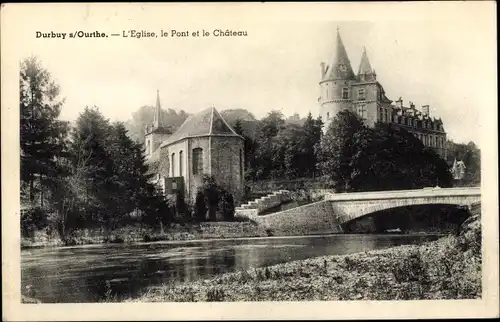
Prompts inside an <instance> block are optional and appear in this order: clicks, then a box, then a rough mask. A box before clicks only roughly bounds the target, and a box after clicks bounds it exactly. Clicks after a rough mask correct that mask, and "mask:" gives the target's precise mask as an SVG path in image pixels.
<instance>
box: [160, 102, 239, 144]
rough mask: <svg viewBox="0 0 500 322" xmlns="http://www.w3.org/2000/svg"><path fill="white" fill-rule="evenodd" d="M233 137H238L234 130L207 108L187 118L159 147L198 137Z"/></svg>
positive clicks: (211, 108)
mask: <svg viewBox="0 0 500 322" xmlns="http://www.w3.org/2000/svg"><path fill="white" fill-rule="evenodd" d="M211 135H214V136H234V137H240V138H241V136H240V135H238V134H237V133H236V132H235V131H234V129H233V128H232V127H231V126H230V125H229V124H228V123H227V122H226V121H225V120H224V119H223V118H222V116H221V115H220V114H219V112H218V111H217V110H216V109H215V107H210V108H207V109H205V110H203V111H201V112H199V113H197V114H194V115H191V116H189V117H188V118H187V119H186V120H185V121H184V123H182V125H181V126H180V127H179V129H178V130H177V131H176V132H175V133H174V134H172V135H171V136H170V137H169V138H167V139H166V140H165V141H163V143H162V144H161V146H160V147H164V146H166V145H170V144H172V143H175V142H177V141H180V140H183V139H186V138H190V137H199V136H211Z"/></svg>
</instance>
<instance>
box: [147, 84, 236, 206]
mask: <svg viewBox="0 0 500 322" xmlns="http://www.w3.org/2000/svg"><path fill="white" fill-rule="evenodd" d="M145 149H146V162H147V163H148V165H149V171H150V173H152V174H153V176H154V178H153V180H152V181H153V183H156V184H158V185H159V186H160V187H161V188H162V189H163V191H164V193H165V194H166V195H168V194H173V193H176V192H177V191H179V192H181V193H182V194H183V195H184V196H185V197H186V199H191V200H193V199H194V198H195V196H196V192H197V189H198V188H199V187H200V185H201V184H202V180H201V179H202V175H204V174H206V175H211V176H213V177H214V178H215V180H216V182H217V183H218V184H219V185H220V186H222V187H223V188H224V189H225V190H226V191H229V192H230V193H231V194H232V195H233V198H234V200H235V202H238V201H239V200H240V199H241V197H242V194H243V190H244V188H243V187H244V181H243V178H244V153H243V151H244V150H243V149H244V138H243V137H242V136H240V135H238V134H237V133H236V132H235V131H234V129H233V128H232V127H231V126H230V125H229V124H228V123H227V122H226V121H225V120H224V118H223V117H222V116H221V115H220V114H219V112H218V111H217V110H216V109H215V107H210V108H208V109H205V110H203V111H201V112H199V113H197V114H194V115H191V116H189V117H188V118H187V119H186V120H185V121H184V123H182V125H181V126H180V127H179V129H177V131H175V132H174V133H172V131H171V130H170V129H169V128H167V127H165V126H164V125H163V122H162V119H161V106H160V97H159V92H158V93H157V98H156V106H155V108H154V116H153V123H152V124H150V125H148V126H146V128H145Z"/></svg>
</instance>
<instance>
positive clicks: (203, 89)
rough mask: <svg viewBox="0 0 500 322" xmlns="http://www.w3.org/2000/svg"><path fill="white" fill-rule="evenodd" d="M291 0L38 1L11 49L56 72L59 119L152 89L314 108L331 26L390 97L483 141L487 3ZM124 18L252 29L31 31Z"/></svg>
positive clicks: (454, 135)
mask: <svg viewBox="0 0 500 322" xmlns="http://www.w3.org/2000/svg"><path fill="white" fill-rule="evenodd" d="M452 4H453V5H457V4H456V3H452ZM257 5H258V4H257ZM435 5H436V6H437V4H435ZM370 6H372V7H370ZM200 7H201V5H200ZM262 8H265V9H267V10H264V9H262ZM288 8H289V7H279V6H276V5H274V6H272V5H270V6H264V7H258V6H253V7H251V8H250V9H251V10H245V11H242V10H240V9H239V8H238V6H236V5H235V6H233V7H224V6H222V4H221V5H219V6H204V7H203V9H204V10H203V11H202V10H201V9H200V10H190V9H191V7H189V8H188V7H183V6H181V5H177V6H175V7H174V6H170V7H168V6H155V5H147V6H140V5H136V6H132V5H130V6H124V7H118V6H112V5H108V6H106V7H104V6H101V7H100V6H98V5H92V6H91V5H86V6H85V5H83V6H69V7H68V5H66V6H62V5H61V6H60V7H55V6H53V7H51V8H50V10H49V9H48V8H47V7H37V8H33V9H32V10H33V15H32V16H30V17H32V18H31V19H32V20H33V23H31V24H27V25H23V26H22V27H21V26H20V28H19V29H18V30H17V32H18V34H17V35H18V38H19V39H23V40H22V46H19V48H18V51H17V52H16V55H17V57H19V60H21V59H23V58H25V57H28V56H30V55H35V56H37V57H38V58H39V59H40V61H41V62H42V64H43V66H44V67H45V68H46V69H47V70H48V71H49V72H50V73H51V75H52V78H53V79H54V81H55V82H56V83H57V84H59V85H60V88H61V95H62V96H63V97H64V98H65V105H64V108H63V110H62V113H61V118H62V119H65V120H75V119H76V118H77V117H78V115H79V113H81V112H82V111H83V109H84V107H85V106H93V105H95V106H98V107H99V109H100V110H101V112H102V113H103V114H104V115H105V116H106V117H108V118H109V119H111V120H121V121H126V120H128V119H129V118H130V117H131V114H132V113H133V112H134V111H136V110H137V109H138V108H139V107H140V106H143V105H154V104H155V101H156V91H157V90H159V93H160V100H161V103H162V108H164V109H168V108H172V109H175V110H181V109H183V110H185V111H186V112H188V113H195V112H197V111H200V110H202V109H205V108H207V107H209V106H212V105H214V106H215V107H216V108H217V109H219V110H224V109H236V108H242V109H247V110H248V111H250V112H252V113H253V114H254V115H255V116H256V117H257V118H261V117H263V116H265V115H266V114H267V113H268V112H269V111H271V110H274V109H278V110H281V111H282V112H283V113H284V114H285V115H286V116H290V115H292V114H294V113H298V114H299V115H300V116H302V117H303V116H305V115H307V113H309V112H311V113H312V114H313V116H317V115H318V113H319V105H318V102H317V99H318V96H319V85H318V82H319V81H320V63H321V62H325V63H327V64H328V63H329V59H330V57H331V56H332V54H333V51H334V48H335V47H334V46H335V37H336V29H337V27H338V28H339V30H340V34H341V36H342V39H343V42H344V45H345V47H346V50H347V53H348V55H349V58H350V61H351V65H352V67H353V70H354V71H355V72H357V69H358V65H359V61H360V58H361V54H362V49H363V46H365V47H366V50H367V53H368V57H369V59H370V62H371V65H372V67H373V68H374V69H375V70H376V72H377V77H378V81H379V82H380V83H381V84H382V86H383V87H384V89H385V91H386V94H387V96H388V97H389V98H390V99H392V100H394V101H395V100H397V99H398V97H400V96H401V97H402V98H403V100H404V102H405V105H408V101H412V102H414V103H415V104H416V106H417V108H419V107H421V106H422V105H426V104H429V105H430V112H431V115H432V116H435V117H441V118H442V120H443V122H444V126H445V130H446V131H447V133H448V138H450V139H452V140H454V141H456V142H468V141H470V140H472V141H475V142H476V143H477V144H480V145H481V142H480V133H479V128H480V125H481V118H480V116H481V114H484V113H485V112H486V113H488V112H487V111H488V110H489V109H492V108H495V109H496V102H495V101H494V99H493V98H492V97H491V92H490V90H491V87H488V86H484V83H485V82H487V81H488V80H489V79H490V76H491V69H492V68H494V67H495V66H494V65H491V64H492V63H493V64H495V61H492V60H491V59H492V57H493V59H494V57H495V56H494V54H495V53H494V52H492V49H493V50H495V48H496V40H495V38H492V35H493V36H494V35H495V34H494V31H493V33H492V30H491V26H492V24H491V21H490V20H488V19H484V18H482V17H486V15H485V14H486V12H487V11H485V10H483V11H481V10H479V11H478V14H476V15H474V14H471V8H470V7H461V6H456V7H451V6H448V7H443V8H442V10H441V11H439V10H437V9H436V7H433V8H434V9H432V8H431V7H429V8H427V7H426V8H422V7H410V6H406V7H405V6H402V7H397V8H399V9H397V8H396V7H394V6H382V5H379V6H377V5H376V3H375V4H368V3H365V4H364V5H362V6H348V5H347V4H323V5H318V6H314V5H311V6H306V7H304V6H303V7H294V6H293V5H290V9H288ZM300 8H303V10H300ZM456 8H459V9H456ZM460 8H462V9H460ZM56 9H57V10H56ZM198 9H199V8H198ZM285 9H286V10H285ZM389 9H390V10H389ZM356 10H357V11H356ZM443 10H444V12H445V13H446V14H444V15H443ZM223 12H224V13H225V14H222V13H223ZM328 12H330V13H331V14H327V13H328ZM353 12H354V14H353ZM356 12H357V13H358V14H356ZM377 12H378V14H377ZM180 13H182V14H184V15H181V14H180ZM488 17H489V16H488ZM493 26H494V24H493ZM131 29H135V30H145V31H154V32H156V33H157V34H159V33H160V30H164V31H167V32H169V33H170V32H171V30H172V29H176V30H178V31H189V32H190V33H191V32H193V31H196V30H200V33H201V32H202V30H206V31H208V32H210V33H212V32H213V30H214V29H222V30H226V29H230V30H234V31H240V30H242V31H243V30H244V31H246V32H247V34H248V36H246V37H214V36H212V35H211V36H210V37H192V36H190V37H182V38H172V37H163V38H162V37H158V38H141V39H137V38H130V37H129V38H122V37H109V38H86V39H65V40H62V39H43V38H39V39H37V38H36V37H35V33H36V31H41V32H50V31H58V32H68V33H69V32H72V31H76V30H83V31H88V32H92V31H94V30H100V31H101V32H106V33H108V34H110V33H122V32H123V31H127V30H131ZM66 37H68V36H66ZM492 54H493V56H492ZM494 70H496V68H494ZM495 87H496V86H495Z"/></svg>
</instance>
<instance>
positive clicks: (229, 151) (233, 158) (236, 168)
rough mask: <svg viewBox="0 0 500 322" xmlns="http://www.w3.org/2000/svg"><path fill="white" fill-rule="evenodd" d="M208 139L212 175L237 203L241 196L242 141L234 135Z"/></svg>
mask: <svg viewBox="0 0 500 322" xmlns="http://www.w3.org/2000/svg"><path fill="white" fill-rule="evenodd" d="M210 140H211V143H210V147H211V152H210V153H211V156H212V160H211V173H212V176H213V177H214V178H215V180H216V182H217V183H218V184H219V185H220V186H222V187H223V188H224V189H226V190H227V191H229V192H231V194H232V195H233V198H234V201H235V203H236V204H238V203H239V201H240V200H241V198H242V197H243V183H244V182H243V178H244V176H243V168H244V160H243V155H244V147H243V143H244V141H243V139H241V138H240V137H234V136H231V137H228V136H212V137H211V138H210ZM240 156H241V159H240Z"/></svg>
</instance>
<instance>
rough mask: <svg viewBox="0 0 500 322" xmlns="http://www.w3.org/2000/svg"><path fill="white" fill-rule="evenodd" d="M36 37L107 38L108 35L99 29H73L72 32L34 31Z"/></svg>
mask: <svg viewBox="0 0 500 322" xmlns="http://www.w3.org/2000/svg"><path fill="white" fill-rule="evenodd" d="M35 37H36V38H51V39H54V38H57V39H67V38H107V37H108V35H107V34H106V33H105V32H100V31H92V32H89V31H83V30H75V31H72V32H55V31H49V32H41V31H37V32H36V33H35Z"/></svg>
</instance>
